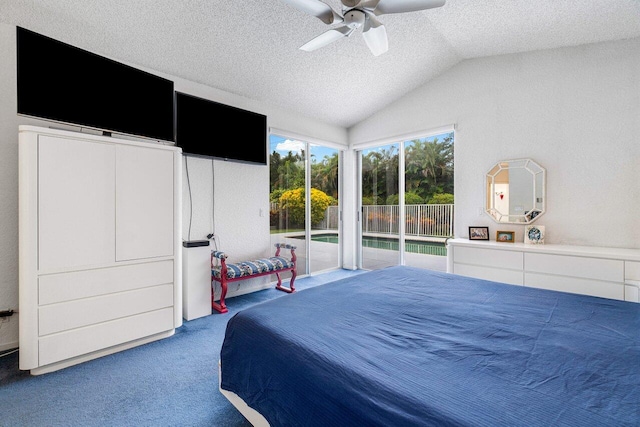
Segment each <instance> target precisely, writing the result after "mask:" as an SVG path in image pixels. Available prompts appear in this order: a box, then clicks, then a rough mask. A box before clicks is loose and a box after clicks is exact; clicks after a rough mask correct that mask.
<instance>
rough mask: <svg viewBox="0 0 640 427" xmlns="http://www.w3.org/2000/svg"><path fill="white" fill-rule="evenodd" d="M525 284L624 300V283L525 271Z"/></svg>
mask: <svg viewBox="0 0 640 427" xmlns="http://www.w3.org/2000/svg"><path fill="white" fill-rule="evenodd" d="M524 283H525V286H529V287H532V288H540V289H550V290H553V291H561V292H570V293H573V294H583V295H592V296H596V297H602V298H611V299H617V300H624V292H625V289H624V285H623V284H622V282H620V283H613V282H605V281H601V280H589V279H584V278H578V277H567V276H555V275H548V274H541V273H530V272H525V274H524Z"/></svg>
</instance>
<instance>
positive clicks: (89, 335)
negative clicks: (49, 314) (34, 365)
mask: <svg viewBox="0 0 640 427" xmlns="http://www.w3.org/2000/svg"><path fill="white" fill-rule="evenodd" d="M171 329H173V307H170V308H164V309H162V310H156V311H152V312H149V313H143V314H139V315H137V316H131V317H125V318H123V319H118V320H114V321H111V322H106V323H100V324H98V325H92V326H87V327H84V328H78V329H73V330H71V331H66V332H61V333H58V334H52V335H49V336H46V337H44V338H40V339H39V342H38V349H39V357H38V360H39V366H45V365H48V364H50V363H55V362H59V361H61V360H65V359H70V358H72V357H76V356H81V355H85V354H88V353H91V352H94V351H98V350H102V349H105V348H108V347H111V346H115V345H118V344H123V343H126V342H129V341H134V340H137V339H140V338H144V337H148V336H151V335H153V334H157V333H160V332H165V331H169V330H171Z"/></svg>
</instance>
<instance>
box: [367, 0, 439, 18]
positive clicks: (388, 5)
mask: <svg viewBox="0 0 640 427" xmlns="http://www.w3.org/2000/svg"><path fill="white" fill-rule="evenodd" d="M444 4H445V0H380V1H379V2H378V5H377V6H376V8H375V10H374V13H375V14H376V15H387V14H390V13H405V12H417V11H419V10H425V9H433V8H434V7H441V6H444Z"/></svg>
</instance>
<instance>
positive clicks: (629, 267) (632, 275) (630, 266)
mask: <svg viewBox="0 0 640 427" xmlns="http://www.w3.org/2000/svg"><path fill="white" fill-rule="evenodd" d="M624 279H625V280H633V281H637V282H640V262H636V261H625V262H624Z"/></svg>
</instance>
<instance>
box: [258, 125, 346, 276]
mask: <svg viewBox="0 0 640 427" xmlns="http://www.w3.org/2000/svg"><path fill="white" fill-rule="evenodd" d="M340 154H341V153H340V151H339V150H337V149H335V148H330V147H327V146H324V145H321V144H317V143H310V142H307V141H302V140H300V139H297V138H292V137H287V136H284V135H279V134H271V135H270V164H269V167H270V195H269V200H270V205H271V206H270V228H271V243H272V244H275V243H276V242H286V243H290V244H293V245H295V246H296V247H297V250H296V255H297V258H298V269H297V272H298V274H299V275H304V274H309V273H314V272H318V271H322V270H327V269H334V268H337V267H338V266H339V265H340V248H341V245H340V211H339V205H338V202H339V189H340V182H339V176H340V173H339V172H340Z"/></svg>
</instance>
